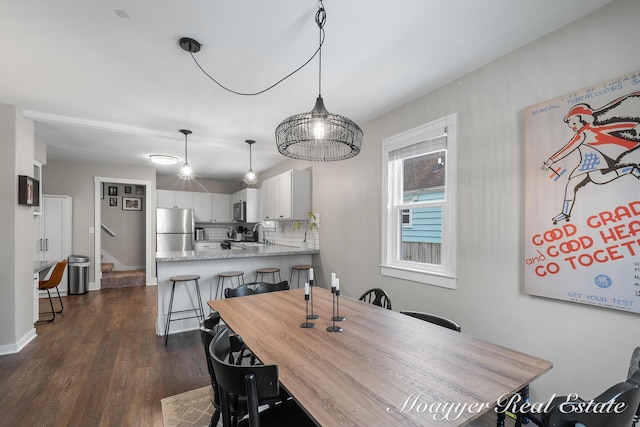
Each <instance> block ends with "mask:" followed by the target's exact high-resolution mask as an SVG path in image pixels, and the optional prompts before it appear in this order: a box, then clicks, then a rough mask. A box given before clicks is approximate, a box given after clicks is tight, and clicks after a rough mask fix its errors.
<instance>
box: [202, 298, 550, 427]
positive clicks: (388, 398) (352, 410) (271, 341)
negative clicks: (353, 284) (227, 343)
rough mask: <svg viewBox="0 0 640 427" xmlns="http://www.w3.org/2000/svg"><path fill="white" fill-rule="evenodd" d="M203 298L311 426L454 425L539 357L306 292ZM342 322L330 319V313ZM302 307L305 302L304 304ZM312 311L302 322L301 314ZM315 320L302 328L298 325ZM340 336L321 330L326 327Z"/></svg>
mask: <svg viewBox="0 0 640 427" xmlns="http://www.w3.org/2000/svg"><path fill="white" fill-rule="evenodd" d="M311 293H312V295H313V299H312V300H313V310H312V308H311V304H309V305H308V306H307V304H306V303H305V299H304V289H295V290H288V291H280V292H272V293H265V294H258V295H251V296H245V297H237V298H229V299H223V300H215V301H209V303H208V304H209V306H210V307H211V308H212V309H213V310H215V311H218V312H219V313H220V316H221V317H222V319H223V320H224V322H225V323H226V324H227V325H228V327H229V328H231V329H232V330H233V332H235V333H237V334H239V335H240V336H242V339H243V341H244V342H245V344H246V345H247V346H248V347H249V348H250V349H251V351H252V352H253V353H254V354H255V355H256V356H257V357H258V358H259V359H260V361H262V362H263V363H264V364H276V365H278V371H279V379H280V383H281V385H282V387H284V388H285V389H286V390H287V391H288V392H289V393H290V394H291V396H293V398H294V399H295V400H296V402H297V403H298V404H299V405H300V406H301V407H302V408H303V409H304V410H305V412H306V413H307V414H308V415H309V416H310V417H311V418H312V419H313V420H314V421H315V423H316V424H317V425H319V426H325V427H331V426H350V427H352V426H363V427H364V426H366V427H371V426H385V427H388V426H403V427H408V426H430V425H434V426H459V425H466V424H468V423H469V422H471V421H472V420H474V419H475V418H477V417H479V416H480V415H482V414H483V413H484V412H486V411H493V410H494V407H495V405H496V402H497V401H498V400H499V399H500V398H501V397H503V396H505V395H509V394H513V393H515V392H517V391H519V390H520V389H522V388H523V387H525V386H527V385H528V384H529V383H530V382H531V381H533V380H535V379H536V378H538V377H539V376H540V375H542V374H543V373H545V372H547V371H548V370H550V369H551V367H552V364H551V362H548V361H546V360H543V359H540V358H537V357H534V356H531V355H528V354H525V353H521V352H518V351H515V350H511V349H508V348H506V347H503V346H499V345H495V344H492V343H489V342H487V341H483V340H480V339H477V338H474V337H471V336H469V335H466V334H464V333H459V332H455V331H452V330H449V329H446V328H443V327H440V326H436V325H433V324H430V323H428V322H424V321H422V320H418V319H415V318H413V317H410V316H407V315H404V314H401V313H398V312H395V311H391V310H386V309H383V308H380V307H377V306H374V305H371V304H367V303H364V302H361V301H358V300H355V299H352V298H348V297H345V296H340V297H339V298H335V296H334V295H333V294H332V293H331V292H330V291H329V290H326V289H323V288H319V287H313V289H312V292H311ZM336 300H337V307H339V315H341V316H344V317H345V318H346V320H344V321H341V322H334V321H332V320H331V318H332V317H333V314H334V307H336ZM309 302H311V301H309ZM312 311H313V313H314V314H317V315H319V316H320V317H319V318H318V319H315V320H307V319H306V314H307V313H311V312H312ZM307 321H308V322H313V323H315V327H312V328H302V327H300V324H301V323H305V322H307ZM334 324H335V325H336V326H339V327H341V328H342V332H328V331H327V327H332V326H333V325H334Z"/></svg>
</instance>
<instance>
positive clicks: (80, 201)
mask: <svg viewBox="0 0 640 427" xmlns="http://www.w3.org/2000/svg"><path fill="white" fill-rule="evenodd" d="M96 176H98V177H108V178H118V179H125V180H126V179H131V180H144V181H150V182H151V183H152V184H151V186H152V187H155V182H156V173H155V169H153V168H151V167H148V168H134V167H130V166H113V165H105V164H101V163H77V162H70V161H64V160H52V159H49V160H48V161H47V164H46V165H45V166H44V167H43V168H42V180H43V185H42V187H43V189H44V192H45V193H48V194H66V195H68V196H71V197H73V241H72V245H71V251H72V252H73V253H75V254H80V255H88V256H90V257H91V268H90V269H89V278H90V279H89V281H91V282H92V281H93V277H94V268H95V265H96V260H95V259H94V255H93V252H94V245H95V240H94V236H95V234H91V233H89V228H90V227H93V223H94V200H95V199H94V177H96ZM120 195H121V192H118V209H122V207H121V206H120V203H122V197H121V196H120ZM105 197H109V196H108V195H105ZM154 200H155V197H154ZM154 203H155V202H154ZM143 209H144V207H143ZM127 213H133V212H127ZM143 213H144V210H143V211H142V214H143ZM137 214H141V213H140V212H137ZM95 231H96V232H98V231H99V230H95ZM142 243H143V244H144V242H142ZM97 265H100V260H98V264H97ZM148 274H149V275H150V276H153V275H155V272H153V274H150V273H148Z"/></svg>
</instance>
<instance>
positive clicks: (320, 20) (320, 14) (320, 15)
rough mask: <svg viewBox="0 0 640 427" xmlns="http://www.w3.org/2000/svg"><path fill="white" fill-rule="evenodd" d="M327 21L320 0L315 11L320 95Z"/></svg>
mask: <svg viewBox="0 0 640 427" xmlns="http://www.w3.org/2000/svg"><path fill="white" fill-rule="evenodd" d="M326 21H327V13H326V12H325V10H324V4H322V0H320V5H319V6H318V11H317V12H316V24H318V29H319V30H320V31H319V32H318V96H321V95H322V43H324V23H325V22H326Z"/></svg>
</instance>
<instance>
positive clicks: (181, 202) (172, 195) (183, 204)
mask: <svg viewBox="0 0 640 427" xmlns="http://www.w3.org/2000/svg"><path fill="white" fill-rule="evenodd" d="M193 195H194V193H192V192H191V191H173V190H157V198H158V199H157V200H158V207H159V208H181V209H193V203H194V201H193V198H194V197H193Z"/></svg>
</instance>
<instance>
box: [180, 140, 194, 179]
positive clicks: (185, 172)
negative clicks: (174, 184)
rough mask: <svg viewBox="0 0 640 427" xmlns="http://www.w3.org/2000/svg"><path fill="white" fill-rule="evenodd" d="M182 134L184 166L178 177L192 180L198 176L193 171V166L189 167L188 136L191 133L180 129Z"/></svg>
mask: <svg viewBox="0 0 640 427" xmlns="http://www.w3.org/2000/svg"><path fill="white" fill-rule="evenodd" d="M180 133H182V134H183V135H184V165H182V167H181V168H180V171H179V172H178V177H180V179H184V180H190V179H193V178H195V176H196V175H195V173H194V172H193V169H191V166H189V161H188V160H187V135H190V134H191V131H190V130H187V129H180Z"/></svg>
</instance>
